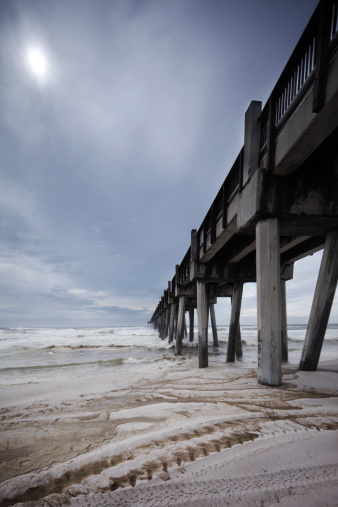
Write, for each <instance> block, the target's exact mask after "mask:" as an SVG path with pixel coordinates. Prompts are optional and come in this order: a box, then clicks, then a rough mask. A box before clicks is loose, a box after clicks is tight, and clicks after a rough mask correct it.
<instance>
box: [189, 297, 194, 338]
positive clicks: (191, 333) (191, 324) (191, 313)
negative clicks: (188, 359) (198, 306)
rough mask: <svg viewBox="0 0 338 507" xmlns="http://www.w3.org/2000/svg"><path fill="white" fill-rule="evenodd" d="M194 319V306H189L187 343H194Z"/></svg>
mask: <svg viewBox="0 0 338 507" xmlns="http://www.w3.org/2000/svg"><path fill="white" fill-rule="evenodd" d="M194 317H195V310H194V306H193V305H190V307H189V341H190V342H193V341H194Z"/></svg>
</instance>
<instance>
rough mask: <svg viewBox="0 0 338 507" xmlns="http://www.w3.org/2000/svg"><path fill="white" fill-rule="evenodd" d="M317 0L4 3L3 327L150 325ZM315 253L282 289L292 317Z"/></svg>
mask: <svg viewBox="0 0 338 507" xmlns="http://www.w3.org/2000/svg"><path fill="white" fill-rule="evenodd" d="M316 5H317V0H256V1H253V0H1V2H0V139H1V141H0V171H1V173H0V178H1V182H0V185H1V202H0V206H1V245H0V266H1V281H0V283H1V288H0V291H1V314H0V326H96V325H103V326H114V325H142V324H146V322H147V321H148V320H149V318H150V317H151V315H152V313H153V311H154V308H155V306H156V305H157V302H158V300H159V298H160V296H161V295H162V294H163V289H165V288H166V287H167V282H168V280H169V279H171V278H172V277H173V275H174V267H175V264H177V263H180V262H181V260H182V258H183V256H184V254H185V253H186V251H187V249H188V247H189V243H190V231H191V229H194V228H196V229H197V228H198V227H199V226H200V224H201V222H202V220H203V218H204V216H205V214H206V212H207V210H208V208H209V207H210V205H211V202H212V200H213V199H214V197H215V196H216V193H217V192H218V190H219V188H220V186H221V184H222V183H223V180H224V179H225V177H226V175H227V173H228V171H229V169H230V167H231V166H232V164H233V162H234V160H235V158H236V157H237V154H238V152H239V150H240V149H241V147H242V145H243V138H244V114H245V111H246V109H247V107H248V106H249V104H250V102H251V100H261V101H262V102H263V105H264V104H265V102H266V100H267V98H268V96H269V94H270V93H271V90H272V88H273V86H274V84H275V82H276V80H277V78H278V77H279V74H280V73H281V71H282V69H283V67H284V65H285V63H286V61H287V60H288V58H289V56H290V54H291V52H292V50H293V48H294V46H295V44H296V43H297V40H298V39H299V37H300V35H301V33H302V31H303V29H304V28H305V26H306V24H307V22H308V20H309V18H310V16H311V14H312V12H313V10H314V9H315V7H316ZM320 259H321V253H319V254H316V255H314V256H312V257H309V258H307V259H306V260H304V261H300V262H299V263H297V264H296V267H295V278H294V280H293V281H292V282H288V283H287V291H288V318H289V322H290V323H292V322H306V320H307V318H308V315H309V312H310V307H311V301H312V296H313V291H314V287H315V281H316V276H317V273H318V269H319V263H320ZM222 304H224V307H223V306H222ZM222 304H220V305H218V310H217V315H218V321H219V323H227V322H228V320H229V308H230V305H229V304H228V303H224V302H223V303H222ZM242 322H243V323H248V322H251V323H255V322H256V294H255V285H254V284H248V285H246V286H245V292H244V300H243V313H242ZM331 322H338V305H337V298H336V302H335V304H334V308H333V311H332V315H331Z"/></svg>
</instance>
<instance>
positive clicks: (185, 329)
mask: <svg viewBox="0 0 338 507" xmlns="http://www.w3.org/2000/svg"><path fill="white" fill-rule="evenodd" d="M183 331H184V338H186V337H187V336H188V331H187V321H186V319H185V312H184V318H183Z"/></svg>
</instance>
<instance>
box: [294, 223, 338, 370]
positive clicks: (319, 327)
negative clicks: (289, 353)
mask: <svg viewBox="0 0 338 507" xmlns="http://www.w3.org/2000/svg"><path fill="white" fill-rule="evenodd" d="M337 280H338V230H336V231H332V232H330V233H329V234H328V235H327V238H326V242H325V247H324V252H323V258H322V262H321V266H320V270H319V275H318V280H317V285H316V290H315V295H314V298H313V303H312V308H311V313H310V319H309V323H308V327H307V331H306V336H305V341H304V347H303V352H302V357H301V360H300V364H299V369H300V370H305V371H316V370H317V366H318V361H319V357H320V352H321V349H322V345H323V341H324V336H325V331H326V327H327V323H328V321H329V317H330V312H331V308H332V303H333V299H334V295H335V291H336V287H337Z"/></svg>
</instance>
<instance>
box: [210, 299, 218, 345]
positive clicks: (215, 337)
mask: <svg viewBox="0 0 338 507" xmlns="http://www.w3.org/2000/svg"><path fill="white" fill-rule="evenodd" d="M210 320H211V327H212V337H213V340H214V347H218V335H217V326H216V315H215V305H214V304H211V305H210Z"/></svg>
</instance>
